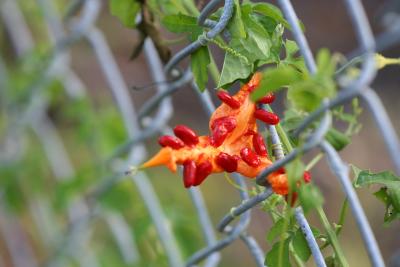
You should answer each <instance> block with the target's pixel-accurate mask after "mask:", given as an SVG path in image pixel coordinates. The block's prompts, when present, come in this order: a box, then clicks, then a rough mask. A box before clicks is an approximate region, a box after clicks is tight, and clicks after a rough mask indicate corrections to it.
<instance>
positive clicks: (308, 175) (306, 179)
mask: <svg viewBox="0 0 400 267" xmlns="http://www.w3.org/2000/svg"><path fill="white" fill-rule="evenodd" d="M303 180H304V182H305V183H309V182H311V173H310V172H309V171H305V172H304V174H303Z"/></svg>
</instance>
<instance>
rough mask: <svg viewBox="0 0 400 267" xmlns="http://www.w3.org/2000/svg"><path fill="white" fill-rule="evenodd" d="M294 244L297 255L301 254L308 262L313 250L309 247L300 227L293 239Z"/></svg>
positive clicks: (303, 259) (302, 258)
mask: <svg viewBox="0 0 400 267" xmlns="http://www.w3.org/2000/svg"><path fill="white" fill-rule="evenodd" d="M292 245H293V249H294V251H295V252H296V254H297V256H299V258H300V259H301V260H302V261H304V262H306V261H307V260H308V259H309V258H310V256H311V250H310V248H309V247H308V243H307V240H306V239H305V237H304V234H303V232H302V231H301V230H300V229H297V231H296V233H295V235H294V237H293V240H292Z"/></svg>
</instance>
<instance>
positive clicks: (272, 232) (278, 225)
mask: <svg viewBox="0 0 400 267" xmlns="http://www.w3.org/2000/svg"><path fill="white" fill-rule="evenodd" d="M284 224H285V218H280V219H279V220H278V221H276V222H275V223H274V225H272V227H271V228H270V229H269V231H268V234H267V241H268V242H270V243H271V242H273V241H274V240H275V239H276V238H277V237H278V236H279V235H280V234H281V233H282V232H284V230H285V229H284Z"/></svg>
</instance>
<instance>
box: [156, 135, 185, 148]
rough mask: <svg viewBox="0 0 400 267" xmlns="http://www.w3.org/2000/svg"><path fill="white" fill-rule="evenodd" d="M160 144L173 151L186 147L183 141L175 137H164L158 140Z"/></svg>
mask: <svg viewBox="0 0 400 267" xmlns="http://www.w3.org/2000/svg"><path fill="white" fill-rule="evenodd" d="M158 143H159V144H160V146H162V147H166V146H167V147H170V148H172V149H180V148H182V147H184V146H185V144H184V143H183V142H182V140H181V139H179V138H178V137H175V136H170V135H163V136H160V138H158Z"/></svg>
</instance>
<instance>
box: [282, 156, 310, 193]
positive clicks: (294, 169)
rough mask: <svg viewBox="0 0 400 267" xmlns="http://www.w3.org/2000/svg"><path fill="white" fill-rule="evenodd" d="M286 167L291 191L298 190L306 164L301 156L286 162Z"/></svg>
mask: <svg viewBox="0 0 400 267" xmlns="http://www.w3.org/2000/svg"><path fill="white" fill-rule="evenodd" d="M285 169H286V174H287V178H288V181H289V189H290V192H294V191H295V190H296V187H297V184H298V182H301V181H302V178H303V173H304V169H305V167H304V164H303V162H301V160H300V159H299V158H297V159H295V160H293V161H291V162H290V163H288V164H286V166H285Z"/></svg>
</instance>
